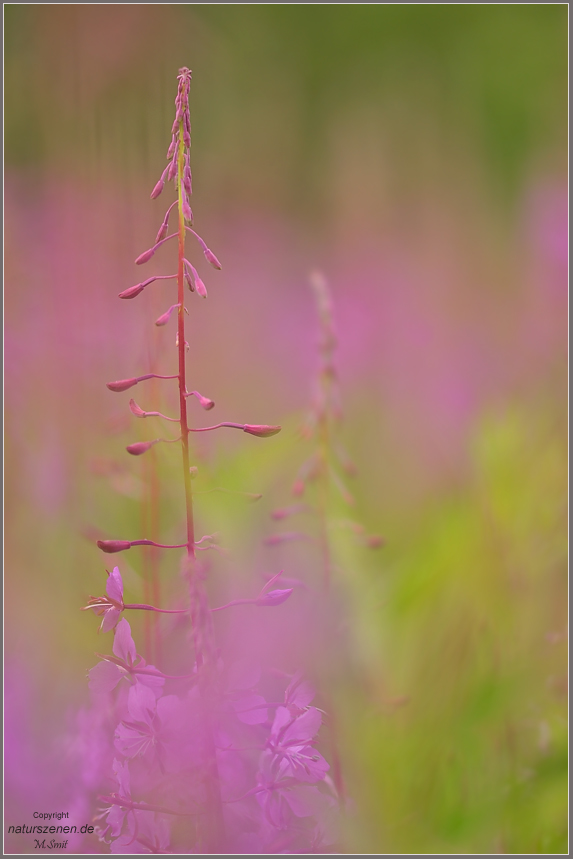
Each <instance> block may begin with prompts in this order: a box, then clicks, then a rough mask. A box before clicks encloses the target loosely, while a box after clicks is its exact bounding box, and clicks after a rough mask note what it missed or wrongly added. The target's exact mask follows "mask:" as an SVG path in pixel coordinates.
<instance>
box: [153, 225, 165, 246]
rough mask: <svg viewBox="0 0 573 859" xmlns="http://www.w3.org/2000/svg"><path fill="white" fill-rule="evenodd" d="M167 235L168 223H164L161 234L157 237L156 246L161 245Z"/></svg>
mask: <svg viewBox="0 0 573 859" xmlns="http://www.w3.org/2000/svg"><path fill="white" fill-rule="evenodd" d="M166 235H167V222H166V221H163V223H162V224H161V226H160V227H159V232H158V233H157V236H156V237H155V244H156V245H157V244H159V242H160V241H161V240H162V239H164V238H165V236H166Z"/></svg>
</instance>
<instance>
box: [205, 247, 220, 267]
mask: <svg viewBox="0 0 573 859" xmlns="http://www.w3.org/2000/svg"><path fill="white" fill-rule="evenodd" d="M203 253H204V254H205V259H206V260H207V262H208V263H210V264H211V265H212V266H213V268H217V269H219V270H220V269H221V263H220V262H219V260H218V259H217V257H216V256H215V254H214V253H213V251H212V250H210V249H209V248H208V247H205V248H203Z"/></svg>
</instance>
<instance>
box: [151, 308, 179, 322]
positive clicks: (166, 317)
mask: <svg viewBox="0 0 573 859" xmlns="http://www.w3.org/2000/svg"><path fill="white" fill-rule="evenodd" d="M176 307H179V305H178V304H172V305H171V307H170V308H169V310H166V311H165V313H162V314H161V316H159V317H158V318H157V319H156V320H155V324H156V325H158V326H161V325H167V323H168V322H169V319H170V318H171V314H172V313H173V311H174V310H175V308H176Z"/></svg>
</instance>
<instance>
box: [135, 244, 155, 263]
mask: <svg viewBox="0 0 573 859" xmlns="http://www.w3.org/2000/svg"><path fill="white" fill-rule="evenodd" d="M154 253H155V245H154V246H153V247H152V248H149V250H148V251H144V252H143V253H142V254H140V255H139V256H138V257H137V259H136V260H135V264H136V265H143V263H144V262H147V261H148V260H150V259H151V257H152V256H153V254H154Z"/></svg>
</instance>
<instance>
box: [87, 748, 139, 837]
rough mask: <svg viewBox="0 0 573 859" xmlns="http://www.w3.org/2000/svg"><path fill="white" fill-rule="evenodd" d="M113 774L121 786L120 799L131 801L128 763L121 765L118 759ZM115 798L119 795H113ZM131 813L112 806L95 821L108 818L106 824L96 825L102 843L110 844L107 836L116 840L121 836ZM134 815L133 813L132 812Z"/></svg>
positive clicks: (117, 806) (114, 764)
mask: <svg viewBox="0 0 573 859" xmlns="http://www.w3.org/2000/svg"><path fill="white" fill-rule="evenodd" d="M112 769H113V774H114V776H115V778H116V780H117V782H118V784H119V797H121V798H122V799H127V800H128V801H130V800H131V785H130V778H129V768H128V766H127V761H125V762H124V763H120V762H119V761H118V760H117V759H116V758H114V761H113V767H112ZM112 796H113V797H114V798H115V797H116V796H118V794H112ZM129 813H130V812H129V811H128V810H127V809H126V808H121V807H120V806H119V805H116V804H114V805H110V806H109V808H105V809H104V810H103V811H102V812H101V813H100V814H99V815H98V816H97V817H96V818H95V819H96V820H102V819H103V818H104V817H105V818H106V820H105V823H102V824H100V823H96V827H95V831H96V833H97V835H98V837H99V839H100V841H105V843H106V844H109V841H106V836H107V835H108V834H109V835H111V837H112V838H116V837H117V836H118V835H120V833H121V830H122V829H123V823H124V820H125V817H126V815H127V814H129ZM131 813H133V812H131Z"/></svg>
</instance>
